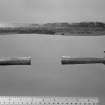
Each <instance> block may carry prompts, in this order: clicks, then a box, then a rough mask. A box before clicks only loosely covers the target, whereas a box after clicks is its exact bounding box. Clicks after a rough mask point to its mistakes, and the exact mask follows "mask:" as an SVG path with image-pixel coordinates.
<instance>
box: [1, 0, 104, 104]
mask: <svg viewBox="0 0 105 105" xmlns="http://www.w3.org/2000/svg"><path fill="white" fill-rule="evenodd" d="M104 2H105V1H104V0H100V1H99V0H78V1H77V0H0V22H1V23H14V22H15V23H33V22H34V23H45V22H80V21H102V22H104V21H105V13H104V8H105V3H104ZM1 26H3V24H1ZM104 50H105V37H104V36H100V37H88V36H87V37H76V36H75V37H73V36H72V37H64V36H43V35H12V36H8V35H6V36H0V56H1V57H2V56H5V57H6V56H11V57H12V56H31V57H32V65H31V66H7V67H4V66H3V67H0V95H19V96H20V95H30V96H46V95H47V96H71V97H73V96H86V97H88V96H91V97H92V96H94V97H99V99H100V100H101V101H102V102H103V104H104V99H105V65H103V64H96V65H94V64H93V65H76V66H70V65H68V66H62V65H61V64H60V60H61V56H64V55H67V56H72V57H88V56H92V57H103V56H105V54H104V53H103V51H104Z"/></svg>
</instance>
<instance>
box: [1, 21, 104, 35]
mask: <svg viewBox="0 0 105 105" xmlns="http://www.w3.org/2000/svg"><path fill="white" fill-rule="evenodd" d="M9 33H16V34H28V33H30V34H33V33H35V34H51V35H105V23H102V22H80V23H71V24H70V23H46V24H10V25H9V24H8V25H0V34H9Z"/></svg>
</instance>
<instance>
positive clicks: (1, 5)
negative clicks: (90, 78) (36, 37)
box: [0, 0, 105, 23]
mask: <svg viewBox="0 0 105 105" xmlns="http://www.w3.org/2000/svg"><path fill="white" fill-rule="evenodd" d="M104 9H105V0H0V22H23V23H24V22H25V23H27V22H35V23H42V22H78V21H103V22H104V21H105V13H104Z"/></svg>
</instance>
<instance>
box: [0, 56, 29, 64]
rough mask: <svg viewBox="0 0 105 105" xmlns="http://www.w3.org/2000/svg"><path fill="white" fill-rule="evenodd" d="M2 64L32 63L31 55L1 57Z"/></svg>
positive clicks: (0, 62)
mask: <svg viewBox="0 0 105 105" xmlns="http://www.w3.org/2000/svg"><path fill="white" fill-rule="evenodd" d="M0 65H31V57H12V58H10V57H5V58H1V59H0Z"/></svg>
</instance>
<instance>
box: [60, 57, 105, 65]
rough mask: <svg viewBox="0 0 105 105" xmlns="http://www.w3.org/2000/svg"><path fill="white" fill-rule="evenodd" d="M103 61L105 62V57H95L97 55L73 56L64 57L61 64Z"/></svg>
mask: <svg viewBox="0 0 105 105" xmlns="http://www.w3.org/2000/svg"><path fill="white" fill-rule="evenodd" d="M96 63H102V64H105V58H95V57H87V58H71V57H66V56H64V57H62V59H61V64H63V65H66V64H71V65H72V64H96Z"/></svg>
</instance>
